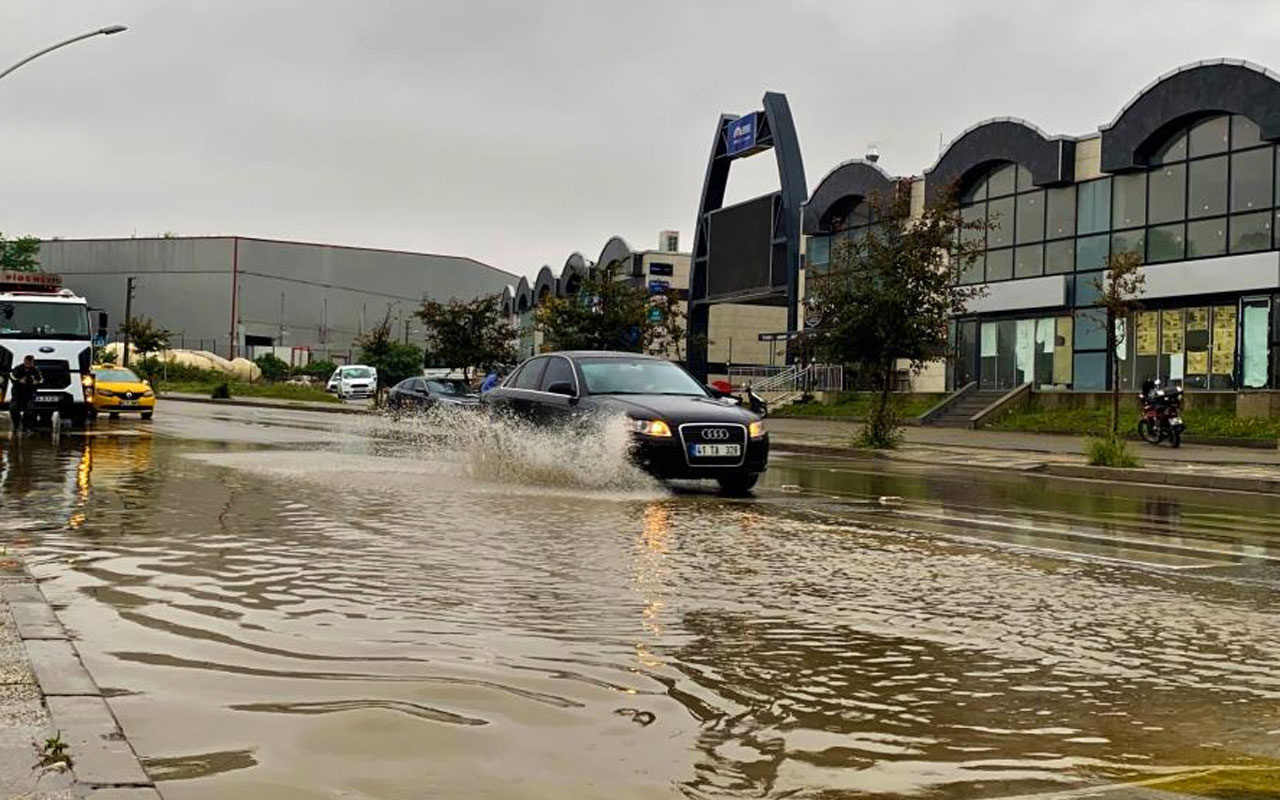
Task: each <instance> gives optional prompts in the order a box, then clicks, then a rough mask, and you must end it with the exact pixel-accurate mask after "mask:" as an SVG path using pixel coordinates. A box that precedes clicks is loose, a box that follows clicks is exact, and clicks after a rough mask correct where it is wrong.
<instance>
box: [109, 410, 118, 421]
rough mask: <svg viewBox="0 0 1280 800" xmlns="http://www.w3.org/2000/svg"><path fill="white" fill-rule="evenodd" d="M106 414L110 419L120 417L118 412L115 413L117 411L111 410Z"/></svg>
mask: <svg viewBox="0 0 1280 800" xmlns="http://www.w3.org/2000/svg"><path fill="white" fill-rule="evenodd" d="M107 416H108V417H110V418H111V419H120V415H119V414H117V413H116V412H114V411H112V412H111V413H109V414H107Z"/></svg>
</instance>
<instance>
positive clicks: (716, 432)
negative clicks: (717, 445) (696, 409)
mask: <svg viewBox="0 0 1280 800" xmlns="http://www.w3.org/2000/svg"><path fill="white" fill-rule="evenodd" d="M702 438H703V439H707V440H708V441H712V442H723V441H725V440H726V439H728V438H729V429H728V428H703V429H702Z"/></svg>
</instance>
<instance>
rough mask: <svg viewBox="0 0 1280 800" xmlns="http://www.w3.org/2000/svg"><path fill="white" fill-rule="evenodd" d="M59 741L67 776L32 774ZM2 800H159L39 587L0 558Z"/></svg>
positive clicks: (12, 560) (14, 561)
mask: <svg viewBox="0 0 1280 800" xmlns="http://www.w3.org/2000/svg"><path fill="white" fill-rule="evenodd" d="M55 735H56V736H58V737H60V738H61V739H62V741H63V742H65V743H66V745H67V754H68V755H69V756H70V757H71V759H72V766H71V769H70V770H69V771H68V770H62V769H60V770H39V769H35V766H36V762H37V760H38V758H39V756H38V754H37V749H36V748H37V747H39V746H41V745H42V744H43V743H44V742H45V740H46V739H48V738H50V737H53V736H55ZM0 797H3V798H23V799H24V800H27V799H29V800H75V799H77V798H98V800H160V795H159V794H158V793H157V791H156V789H155V787H154V785H153V784H152V782H151V779H150V778H148V777H147V774H146V772H145V771H144V770H143V769H142V765H141V764H140V763H139V762H138V757H137V755H136V754H135V753H134V751H133V748H132V747H131V746H130V745H129V742H128V741H127V740H126V739H125V737H124V734H123V733H122V732H121V731H120V727H119V724H118V723H117V722H116V718H115V716H114V715H113V714H112V712H111V708H110V706H108V705H107V702H106V698H104V697H103V696H102V692H101V690H100V689H99V688H98V685H97V684H96V683H95V682H94V680H93V678H92V677H91V676H90V675H89V673H88V671H87V670H85V668H84V665H83V664H82V663H81V662H80V655H79V653H77V652H76V648H75V644H74V643H73V642H72V641H71V639H70V637H68V635H67V632H66V630H64V629H63V627H62V623H60V622H59V621H58V618H57V616H56V615H55V614H54V611H53V608H52V607H51V606H50V605H49V603H48V601H47V600H46V599H45V597H44V594H43V593H42V592H41V591H40V588H39V586H37V584H36V582H35V581H34V580H33V579H32V578H31V575H30V574H29V573H28V572H27V571H26V570H25V569H24V568H23V565H22V562H21V560H20V559H18V558H17V557H14V556H12V555H8V554H4V555H0Z"/></svg>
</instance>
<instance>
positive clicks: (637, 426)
mask: <svg viewBox="0 0 1280 800" xmlns="http://www.w3.org/2000/svg"><path fill="white" fill-rule="evenodd" d="M631 430H633V431H635V432H636V433H639V434H641V435H643V436H657V437H661V438H670V437H671V426H670V425H668V424H667V423H665V422H663V421H662V420H660V419H633V420H631Z"/></svg>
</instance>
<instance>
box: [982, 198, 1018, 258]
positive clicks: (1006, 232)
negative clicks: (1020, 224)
mask: <svg viewBox="0 0 1280 800" xmlns="http://www.w3.org/2000/svg"><path fill="white" fill-rule="evenodd" d="M1013 206H1014V199H1013V198H1012V197H1005V198H1002V199H1000V200H992V201H990V202H989V203H987V226H988V227H987V247H989V248H996V247H1008V246H1009V245H1011V244H1013Z"/></svg>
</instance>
